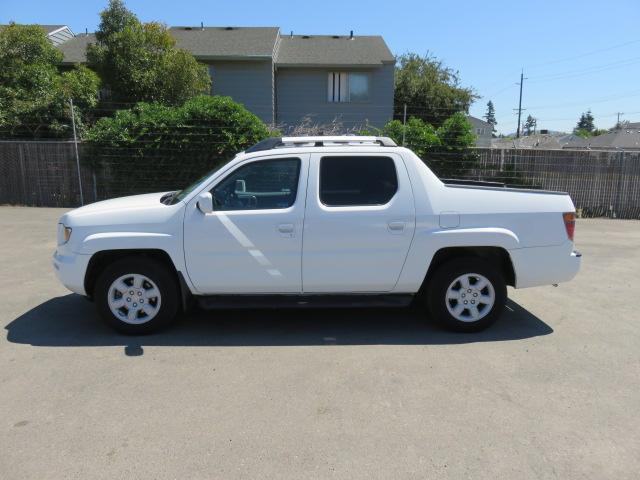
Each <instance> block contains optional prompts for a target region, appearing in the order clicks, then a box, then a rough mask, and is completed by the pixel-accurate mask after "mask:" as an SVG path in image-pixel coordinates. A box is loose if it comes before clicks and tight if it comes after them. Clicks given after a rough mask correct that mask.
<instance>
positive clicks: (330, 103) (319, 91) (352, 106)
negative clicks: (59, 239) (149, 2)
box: [58, 26, 484, 131]
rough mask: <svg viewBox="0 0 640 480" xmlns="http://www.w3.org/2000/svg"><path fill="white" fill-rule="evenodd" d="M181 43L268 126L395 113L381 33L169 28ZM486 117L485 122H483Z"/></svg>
mask: <svg viewBox="0 0 640 480" xmlns="http://www.w3.org/2000/svg"><path fill="white" fill-rule="evenodd" d="M169 33H170V34H171V35H172V36H173V38H175V40H176V46H177V47H178V48H182V49H184V50H187V51H188V52H191V54H192V55H193V56H194V57H195V58H196V60H198V61H199V62H202V63H204V64H206V65H207V67H208V69H209V73H210V75H211V78H212V84H213V85H212V91H211V94H212V95H225V96H229V97H231V98H233V99H234V100H235V101H236V102H238V103H241V104H243V105H244V106H245V107H246V108H247V109H248V110H250V111H251V112H253V113H254V114H256V115H257V116H258V117H260V118H261V119H262V120H263V121H265V122H266V123H269V124H276V125H278V126H279V127H284V130H285V131H286V130H287V128H288V127H291V126H295V125H298V124H300V123H301V122H302V121H303V120H304V119H305V118H309V119H310V121H311V122H312V123H314V124H327V123H331V122H332V121H333V120H337V121H339V122H341V123H342V125H343V126H344V128H345V130H349V129H354V128H360V127H365V126H366V125H372V126H375V127H382V126H383V125H384V124H385V123H387V122H388V121H389V120H391V118H392V116H393V77H394V69H395V57H394V56H393V55H392V54H391V51H390V50H389V48H388V47H387V44H386V43H385V41H384V39H383V38H382V37H381V36H378V35H372V36H363V35H353V33H351V34H349V35H292V34H290V35H283V34H282V33H281V32H280V28H278V27H205V26H194V27H190V26H185V27H171V28H169ZM92 42H95V35H94V34H92V33H89V34H81V35H78V36H75V37H73V38H71V39H69V40H67V41H65V42H64V43H61V44H60V45H58V48H59V49H60V50H61V51H62V53H63V55H64V60H63V65H73V64H76V63H84V62H85V61H86V48H87V45H88V44H89V43H92ZM482 123H484V122H482Z"/></svg>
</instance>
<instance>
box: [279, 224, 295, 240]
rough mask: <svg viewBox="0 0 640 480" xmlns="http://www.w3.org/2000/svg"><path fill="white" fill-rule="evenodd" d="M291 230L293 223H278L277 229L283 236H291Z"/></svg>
mask: <svg viewBox="0 0 640 480" xmlns="http://www.w3.org/2000/svg"><path fill="white" fill-rule="evenodd" d="M293 230H294V226H293V223H281V224H280V225H278V231H279V232H280V233H282V234H283V235H284V236H285V237H293Z"/></svg>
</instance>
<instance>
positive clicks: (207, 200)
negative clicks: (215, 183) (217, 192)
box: [197, 192, 213, 214]
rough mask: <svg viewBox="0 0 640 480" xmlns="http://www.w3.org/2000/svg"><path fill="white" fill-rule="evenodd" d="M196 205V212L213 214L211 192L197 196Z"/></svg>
mask: <svg viewBox="0 0 640 480" xmlns="http://www.w3.org/2000/svg"><path fill="white" fill-rule="evenodd" d="M197 205H198V210H200V211H201V212H202V213H204V214H207V213H211V212H213V197H212V196H211V192H203V193H201V194H200V195H198V203H197Z"/></svg>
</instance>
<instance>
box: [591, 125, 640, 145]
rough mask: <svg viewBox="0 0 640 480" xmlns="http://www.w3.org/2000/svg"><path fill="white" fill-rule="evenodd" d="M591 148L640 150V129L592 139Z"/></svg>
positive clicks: (616, 132)
mask: <svg viewBox="0 0 640 480" xmlns="http://www.w3.org/2000/svg"><path fill="white" fill-rule="evenodd" d="M588 141H589V147H590V148H597V149H606V148H611V149H615V150H638V149H640V128H623V129H622V130H614V131H612V132H609V133H605V134H604V135H598V136H597V137H593V138H590V139H589V140H588Z"/></svg>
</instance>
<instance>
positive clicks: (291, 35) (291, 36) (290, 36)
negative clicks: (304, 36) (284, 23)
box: [289, 30, 293, 38]
mask: <svg viewBox="0 0 640 480" xmlns="http://www.w3.org/2000/svg"><path fill="white" fill-rule="evenodd" d="M289 38H293V30H291V34H290V35H289Z"/></svg>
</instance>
